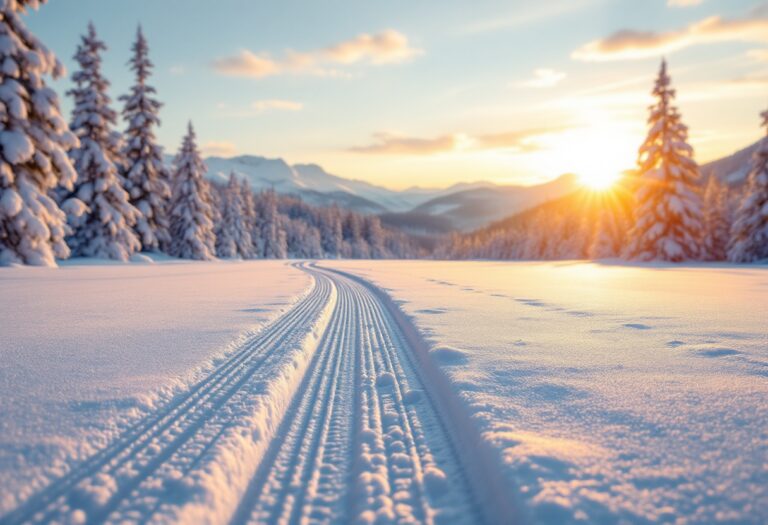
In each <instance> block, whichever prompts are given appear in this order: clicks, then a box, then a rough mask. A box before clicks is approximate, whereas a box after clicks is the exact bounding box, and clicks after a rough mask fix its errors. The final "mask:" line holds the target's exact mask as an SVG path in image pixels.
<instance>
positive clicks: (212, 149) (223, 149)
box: [202, 141, 237, 157]
mask: <svg viewBox="0 0 768 525" xmlns="http://www.w3.org/2000/svg"><path fill="white" fill-rule="evenodd" d="M202 149H203V155H205V156H206V157H208V156H214V157H232V156H234V155H235V154H236V153H237V148H236V147H235V145H234V144H232V143H231V142H223V141H212V142H206V143H205V144H203V147H202Z"/></svg>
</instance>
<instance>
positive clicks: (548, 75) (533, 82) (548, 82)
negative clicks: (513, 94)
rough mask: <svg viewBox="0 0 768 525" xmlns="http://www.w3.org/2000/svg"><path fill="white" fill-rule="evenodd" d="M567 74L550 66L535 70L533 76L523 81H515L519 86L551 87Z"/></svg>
mask: <svg viewBox="0 0 768 525" xmlns="http://www.w3.org/2000/svg"><path fill="white" fill-rule="evenodd" d="M566 76H567V75H566V74H565V73H563V72H562V71H555V70H554V69H549V68H539V69H536V70H535V71H534V72H533V77H532V78H529V79H527V80H523V81H522V82H515V83H514V85H515V86H518V87H532V88H550V87H555V86H556V85H558V84H559V83H560V82H561V81H562V80H563V79H564V78H565V77H566Z"/></svg>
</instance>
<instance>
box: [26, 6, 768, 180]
mask: <svg viewBox="0 0 768 525" xmlns="http://www.w3.org/2000/svg"><path fill="white" fill-rule="evenodd" d="M673 3H677V4H692V5H669V4H673ZM27 19H28V23H29V25H30V28H31V29H32V30H33V31H35V33H36V34H37V35H38V36H39V37H40V38H41V39H42V40H43V41H44V42H45V43H46V44H47V45H48V46H49V47H50V48H51V49H52V50H53V51H54V52H55V53H56V54H57V55H58V56H59V58H60V59H61V60H62V61H63V62H64V63H65V65H66V66H67V69H68V72H69V73H71V72H72V70H73V66H74V64H73V61H72V59H71V57H72V55H73V54H74V51H75V47H76V45H77V42H78V39H79V35H80V34H81V33H82V32H83V31H84V30H85V27H86V25H87V23H88V21H89V20H92V21H93V22H94V24H95V25H96V29H97V31H98V33H99V34H100V36H101V37H102V38H103V39H104V40H105V41H106V43H107V45H108V46H109V50H108V52H107V53H106V54H105V56H104V64H105V66H104V70H105V73H106V75H107V76H108V78H109V79H110V81H111V83H112V91H111V94H112V95H113V98H115V99H116V98H117V96H118V95H119V94H121V93H124V92H125V91H126V90H127V88H128V86H129V84H130V82H131V76H130V73H129V71H128V70H127V68H126V67H125V63H126V61H127V60H128V58H129V55H130V46H131V43H132V41H133V38H134V34H135V30H136V26H137V24H139V23H141V24H142V26H143V27H144V31H145V35H146V37H147V39H148V41H149V43H150V51H151V57H152V59H153V61H154V62H155V65H156V70H155V74H154V77H153V83H154V85H155V87H156V88H157V90H158V95H159V98H160V99H161V100H162V101H163V102H164V103H165V107H164V108H163V110H162V113H161V118H162V120H163V126H162V128H161V129H160V130H159V133H158V134H159V138H160V140H161V142H162V144H163V145H164V146H165V147H166V148H167V149H168V150H169V151H170V152H174V151H175V150H176V148H177V147H178V144H179V142H180V139H181V135H182V133H183V131H184V126H185V123H186V121H187V120H188V119H192V120H193V121H194V123H195V126H196V128H197V130H198V135H199V137H200V142H201V144H203V145H204V147H205V150H206V152H207V153H218V154H222V155H225V156H228V155H232V154H241V153H250V154H256V155H264V156H269V157H277V156H281V157H284V158H286V159H287V160H288V161H289V162H316V163H319V164H321V165H323V166H324V167H325V168H326V169H327V170H329V171H331V172H333V173H336V174H338V175H341V176H345V177H350V178H359V179H365V180H369V181H371V182H374V183H377V184H382V185H385V186H389V187H394V188H402V187H407V186H411V185H420V186H445V185H448V184H451V183H455V182H459V181H471V180H479V179H485V180H492V181H496V182H499V183H522V184H531V183H536V182H541V181H544V180H548V179H551V178H553V177H555V176H557V175H559V174H561V173H564V172H567V171H572V172H577V173H580V174H589V173H593V172H601V171H602V172H608V171H610V172H615V171H618V170H620V169H622V168H630V167H632V166H633V163H634V160H635V151H636V149H637V147H638V146H639V144H640V141H641V140H642V138H643V134H644V131H645V118H646V106H647V105H648V103H649V102H650V99H649V95H648V92H649V91H650V89H651V86H652V81H653V77H654V75H655V73H656V71H657V69H658V62H659V58H660V57H661V56H662V55H666V56H667V58H668V59H669V62H670V71H671V74H672V78H673V82H674V84H675V86H676V87H677V88H678V92H679V106H680V108H681V111H682V113H683V117H684V121H685V122H686V123H687V124H688V125H689V127H690V128H691V141H692V143H693V145H694V147H695V149H696V152H697V159H698V160H700V161H702V162H703V161H706V160H710V159H712V158H716V157H718V156H721V155H723V154H727V153H730V152H732V151H734V150H736V149H738V148H740V147H742V146H746V145H747V144H749V143H751V142H753V141H754V140H756V139H757V138H759V137H760V133H761V131H760V129H759V128H758V125H759V120H758V113H759V112H760V111H761V110H762V109H764V108H765V107H766V106H768V3H766V2H762V3H761V2H756V1H754V0H752V1H748V0H720V1H718V0H698V1H697V0H643V1H637V0H548V1H541V0H537V1H522V0H517V1H514V0H513V1H510V0H506V1H473V2H467V1H463V2H459V1H432V0H429V1H427V0H423V1H419V2H412V1H399V0H393V1H389V2H370V1H368V2H360V1H359V0H358V1H338V0H330V1H323V2H309V1H306V2H298V1H294V0H289V1H282V2H254V1H246V0H222V1H219V2H215V3H213V2H210V1H205V2H203V1H198V0H192V1H190V0H186V1H180V0H162V1H158V0H154V1H146V0H131V1H130V2H128V1H121V2H117V1H110V2H105V1H103V0H101V1H97V0H66V1H64V0H51V1H50V2H49V3H48V4H46V5H44V6H43V7H42V8H41V9H40V11H39V12H37V13H33V14H31V15H29V16H28V17H27ZM622 30H624V32H621V33H617V32H619V31H622ZM54 85H55V87H56V88H57V89H59V92H60V94H61V96H62V98H64V99H65V100H64V101H63V107H64V111H65V112H66V113H67V114H68V113H69V111H70V108H71V105H70V101H69V100H66V97H64V91H65V90H66V89H67V88H68V87H69V85H70V82H69V79H68V78H67V79H62V80H60V81H57V82H56V83H55V84H54ZM116 107H117V106H116Z"/></svg>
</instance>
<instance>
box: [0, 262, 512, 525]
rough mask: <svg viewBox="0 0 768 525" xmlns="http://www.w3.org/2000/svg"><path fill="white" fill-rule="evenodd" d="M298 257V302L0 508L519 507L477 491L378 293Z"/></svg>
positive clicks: (279, 513)
mask: <svg viewBox="0 0 768 525" xmlns="http://www.w3.org/2000/svg"><path fill="white" fill-rule="evenodd" d="M301 267H302V269H303V270H304V271H307V272H308V273H309V274H310V275H311V276H312V277H313V280H314V285H313V287H312V289H311V290H310V292H308V294H307V295H306V297H304V298H303V299H302V300H301V301H300V302H298V303H297V304H296V305H294V307H293V308H292V309H291V310H289V311H288V312H287V313H285V314H284V315H283V316H282V317H280V318H279V319H277V320H275V321H274V322H273V323H272V324H270V325H269V326H267V327H266V328H265V329H263V330H262V331H261V332H260V333H259V334H258V335H257V336H255V337H254V338H253V339H252V340H250V341H249V342H248V343H247V344H245V345H243V347H242V348H241V349H240V350H238V351H236V352H234V353H233V354H231V355H230V356H228V357H227V359H226V360H225V361H224V362H223V363H221V364H220V365H219V366H218V367H217V368H216V369H215V370H213V371H212V372H211V373H210V374H209V375H208V376H207V377H205V378H204V379H203V380H202V381H200V382H199V383H198V384H196V385H194V386H193V387H191V388H190V389H189V391H187V392H185V393H183V394H180V395H178V396H176V397H175V398H174V400H172V401H171V402H170V403H169V404H168V405H166V406H165V407H161V408H159V409H158V410H157V411H156V412H154V413H151V414H149V415H147V416H146V417H144V418H143V419H142V420H140V421H139V422H137V423H136V424H135V425H134V426H133V427H131V428H129V429H128V430H126V431H125V432H124V433H123V434H122V435H121V436H120V437H119V438H118V439H116V440H115V441H114V442H113V443H112V444H110V445H109V446H108V447H107V448H105V449H104V450H103V451H101V452H99V453H98V454H96V455H94V456H93V457H91V458H90V459H89V460H87V461H85V462H83V463H82V464H79V465H77V466H75V467H74V468H73V469H72V470H70V471H69V472H68V473H67V474H66V475H64V476H63V477H62V478H60V479H58V480H56V481H54V482H53V483H52V484H51V485H49V486H48V487H47V488H46V489H44V490H43V491H41V492H40V493H38V494H37V495H35V496H33V497H32V498H30V500H28V501H27V502H26V503H25V504H24V505H22V506H21V507H19V509H17V510H16V511H14V512H12V513H10V514H9V515H7V516H5V517H3V518H1V519H0V521H2V522H3V523H50V522H64V523H125V522H131V523H173V522H184V523H192V522H194V523H225V522H232V523H238V524H240V523H281V524H282V523H349V522H357V523H458V524H461V523H467V524H473V523H482V522H484V521H487V520H492V521H496V522H500V521H499V520H502V521H511V516H507V515H503V516H502V515H500V514H499V512H498V511H496V512H494V511H493V510H489V509H487V508H484V507H486V506H485V505H484V504H483V503H481V501H484V500H486V499H487V498H485V497H483V496H484V494H483V493H484V492H486V493H487V492H489V491H488V490H486V489H487V487H480V486H477V485H478V483H477V482H478V476H477V475H475V477H474V478H473V479H474V481H475V483H474V484H473V483H472V481H471V480H470V478H469V476H468V475H467V471H468V469H469V468H471V463H472V455H473V451H472V450H465V449H464V448H466V447H464V448H462V450H461V451H459V447H458V445H457V440H456V437H455V435H456V432H457V431H458V430H460V429H458V428H457V423H455V422H451V421H447V420H446V417H445V415H446V414H450V411H449V410H445V409H443V410H440V407H439V402H440V400H438V399H436V395H435V393H434V389H430V388H429V386H430V385H429V384H427V383H425V382H424V381H425V377H426V376H427V374H425V373H424V371H422V370H420V369H419V366H418V360H417V359H416V358H415V355H414V349H413V348H412V347H411V346H410V345H409V342H408V339H407V338H406V336H405V335H404V333H403V331H402V330H401V328H400V326H399V325H398V323H397V322H396V320H395V319H394V318H393V314H392V313H391V312H390V311H389V310H388V309H387V307H386V306H385V304H384V303H383V301H382V299H381V297H379V296H378V295H377V294H376V293H374V292H373V291H372V289H370V288H369V287H368V286H367V285H365V284H363V283H362V282H360V281H358V280H357V279H354V278H350V277H348V276H346V275H344V274H341V273H337V272H334V271H329V270H320V269H317V268H314V267H310V266H304V265H301ZM479 484H480V485H482V484H483V483H482V481H481V482H480V483H479Z"/></svg>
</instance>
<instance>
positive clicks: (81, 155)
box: [67, 24, 141, 261]
mask: <svg viewBox="0 0 768 525" xmlns="http://www.w3.org/2000/svg"><path fill="white" fill-rule="evenodd" d="M106 48H107V47H106V45H105V44H104V42H102V41H101V40H99V38H98V37H97V35H96V29H95V28H94V27H93V24H88V32H87V34H85V35H84V36H83V37H82V39H81V42H80V45H79V46H78V48H77V53H76V54H75V60H77V62H78V64H79V65H80V70H78V71H76V72H75V73H74V74H73V75H72V80H73V81H74V83H75V88H73V89H71V90H70V91H69V94H71V95H72V96H73V98H74V99H75V100H74V101H75V108H74V110H73V112H72V122H71V124H70V128H71V129H72V131H73V132H74V133H75V135H77V137H78V138H79V139H80V146H79V147H78V148H75V149H73V150H72V151H71V153H70V156H71V158H72V161H73V164H74V166H75V170H76V171H77V175H78V178H77V182H76V183H75V188H74V191H73V193H72V195H70V198H76V199H78V200H80V201H81V202H82V203H83V204H85V207H86V210H85V212H84V213H82V214H80V215H79V216H75V215H70V217H69V222H70V226H71V227H72V229H73V231H72V234H71V235H70V236H69V237H67V243H68V244H69V246H70V248H71V249H72V254H73V255H77V256H86V257H106V258H110V259H118V260H122V261H125V260H127V259H128V258H129V257H130V255H131V254H132V253H133V252H135V251H137V250H140V249H141V243H140V242H139V239H138V237H137V236H136V234H135V233H134V231H133V226H134V225H135V224H136V221H137V219H138V217H139V216H140V215H141V212H139V210H138V209H136V208H135V207H134V206H133V205H132V204H131V203H130V202H129V201H128V193H127V192H126V191H125V189H124V188H123V186H122V178H121V176H120V174H119V171H118V166H120V165H121V163H122V159H121V157H120V156H119V152H118V151H117V150H116V148H117V146H118V143H117V140H116V138H115V133H113V131H112V126H113V125H114V124H115V122H116V120H117V114H116V113H115V111H114V110H112V109H111V108H110V107H109V104H110V99H109V96H108V95H107V88H108V87H109V82H108V81H107V80H106V79H105V78H104V77H103V75H102V73H101V52H102V51H104V50H106Z"/></svg>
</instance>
